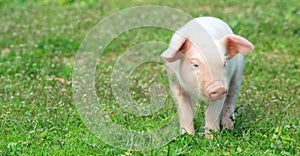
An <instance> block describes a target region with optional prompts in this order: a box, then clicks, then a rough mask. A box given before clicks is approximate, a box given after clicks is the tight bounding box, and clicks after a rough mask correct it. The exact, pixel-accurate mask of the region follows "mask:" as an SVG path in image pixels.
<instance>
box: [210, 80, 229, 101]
mask: <svg viewBox="0 0 300 156" xmlns="http://www.w3.org/2000/svg"><path fill="white" fill-rule="evenodd" d="M207 94H208V96H209V98H210V99H211V100H222V99H223V98H224V97H225V96H226V94H227V89H226V88H225V86H224V84H222V83H221V82H215V83H212V84H211V85H209V86H208V87H207Z"/></svg>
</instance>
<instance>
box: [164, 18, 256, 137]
mask: <svg viewBox="0 0 300 156" xmlns="http://www.w3.org/2000/svg"><path fill="white" fill-rule="evenodd" d="M253 48H254V47H253V45H252V44H251V43H250V42H249V41H248V40H246V39H245V38H243V37H241V36H238V35H234V34H233V33H232V30H231V29H230V28H229V26H228V25H227V24H226V23H225V22H223V21H222V20H220V19H217V18H213V17H200V18H196V19H193V20H191V21H190V22H188V23H187V24H186V25H184V26H183V27H182V28H180V29H179V30H177V31H176V32H175V33H174V34H173V36H172V39H171V41H170V45H169V48H168V49H167V50H166V51H164V52H163V53H162V54H161V56H162V58H163V59H164V60H165V61H166V66H167V67H168V68H167V71H168V76H169V83H170V88H171V92H172V95H173V98H174V100H175V101H176V104H177V107H178V114H179V120H180V131H181V133H185V132H187V133H189V134H193V133H194V124H193V110H192V106H191V97H192V96H195V97H198V98H199V99H200V100H202V101H204V102H205V103H207V104H208V105H207V107H206V112H205V128H206V134H208V136H210V135H209V133H208V130H215V131H217V130H218V129H219V128H220V124H221V125H223V126H224V127H226V128H227V129H233V125H234V124H233V121H232V120H231V117H232V118H233V117H234V105H235V102H236V97H237V94H238V90H239V88H240V86H241V82H242V73H243V69H244V56H243V55H242V54H246V53H247V52H249V51H251V50H253Z"/></svg>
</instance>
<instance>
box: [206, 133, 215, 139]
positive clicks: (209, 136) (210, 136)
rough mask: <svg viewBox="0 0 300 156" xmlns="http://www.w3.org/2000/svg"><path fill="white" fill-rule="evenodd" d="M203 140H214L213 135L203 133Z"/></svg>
mask: <svg viewBox="0 0 300 156" xmlns="http://www.w3.org/2000/svg"><path fill="white" fill-rule="evenodd" d="M205 138H206V139H214V135H213V134H211V133H205Z"/></svg>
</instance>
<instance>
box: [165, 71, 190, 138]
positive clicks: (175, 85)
mask: <svg viewBox="0 0 300 156" xmlns="http://www.w3.org/2000/svg"><path fill="white" fill-rule="evenodd" d="M168 74H169V83H170V88H171V91H172V94H173V98H174V100H175V102H176V104H177V110H178V115H179V121H180V133H181V134H183V133H186V132H187V133H188V134H193V133H194V122H193V118H194V116H193V110H192V106H191V96H190V95H189V94H188V93H186V92H185V91H184V90H183V89H182V88H181V87H180V85H179V82H177V79H176V76H175V74H174V72H172V71H168Z"/></svg>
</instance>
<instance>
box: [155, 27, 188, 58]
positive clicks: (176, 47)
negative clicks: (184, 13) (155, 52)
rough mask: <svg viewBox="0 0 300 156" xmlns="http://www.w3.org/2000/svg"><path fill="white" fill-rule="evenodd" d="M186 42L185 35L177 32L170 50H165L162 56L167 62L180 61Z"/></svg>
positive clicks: (171, 42)
mask: <svg viewBox="0 0 300 156" xmlns="http://www.w3.org/2000/svg"><path fill="white" fill-rule="evenodd" d="M186 41H187V39H186V38H185V37H184V36H183V35H181V34H179V33H178V32H175V33H174V35H173V36H172V39H171V41H170V44H169V47H168V49H167V50H165V51H164V52H163V53H162V54H161V55H160V56H161V57H162V58H163V59H164V60H166V61H167V62H174V61H176V60H177V59H179V57H180V52H179V51H180V50H181V49H182V47H183V46H184V44H185V42H186Z"/></svg>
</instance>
